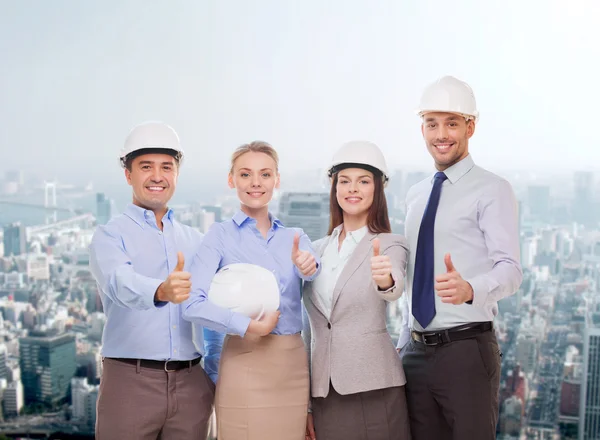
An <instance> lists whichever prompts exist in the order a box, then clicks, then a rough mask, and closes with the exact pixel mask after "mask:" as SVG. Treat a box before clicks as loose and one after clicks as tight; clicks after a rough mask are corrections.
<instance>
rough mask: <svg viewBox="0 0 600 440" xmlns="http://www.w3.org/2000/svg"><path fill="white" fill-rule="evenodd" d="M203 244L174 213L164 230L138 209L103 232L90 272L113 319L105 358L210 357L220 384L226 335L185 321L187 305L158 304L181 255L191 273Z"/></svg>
mask: <svg viewBox="0 0 600 440" xmlns="http://www.w3.org/2000/svg"><path fill="white" fill-rule="evenodd" d="M201 242H202V234H201V233H200V232H198V231H196V230H195V229H192V228H190V227H189V226H185V225H182V224H180V223H178V222H177V221H176V220H175V219H174V218H173V211H171V210H169V211H168V212H167V213H166V214H165V216H164V217H163V230H162V231H161V230H160V229H159V228H158V226H157V225H156V218H155V216H154V213H153V212H152V211H149V210H146V209H143V208H140V207H139V206H136V205H133V204H130V205H128V206H127V209H126V210H125V212H124V213H123V214H121V215H119V216H117V217H115V218H113V219H112V220H111V221H110V222H108V224H106V225H105V226H98V227H97V229H96V231H95V233H94V236H93V238H92V243H91V245H90V268H91V271H92V273H93V275H94V277H95V279H96V281H97V283H98V290H99V292H100V298H101V299H102V305H103V306H104V313H105V314H106V318H107V320H106V325H105V327H104V334H103V336H102V355H103V356H105V357H111V358H133V359H152V360H191V359H195V358H197V357H199V356H200V355H204V365H205V369H206V372H207V373H208V374H209V375H210V376H211V379H213V381H215V380H216V374H217V371H218V362H219V357H220V352H221V344H222V341H223V337H224V335H222V334H219V333H216V332H209V331H205V329H203V328H202V327H200V326H198V327H197V328H196V329H194V330H193V328H192V327H193V324H191V323H190V322H189V321H186V320H184V319H183V318H182V308H183V306H182V305H181V304H173V303H170V302H168V303H167V302H162V303H158V304H155V303H154V294H155V292H156V289H157V288H158V286H159V285H160V284H161V283H162V282H163V281H164V280H165V279H166V278H167V277H168V275H169V274H170V273H171V272H172V271H173V269H174V268H175V266H176V264H177V252H182V253H183V255H184V257H185V267H184V270H187V267H189V265H190V264H191V262H192V261H193V257H194V255H195V254H196V253H197V252H198V249H199V248H200V245H201ZM205 338H206V341H205ZM205 342H206V348H205Z"/></svg>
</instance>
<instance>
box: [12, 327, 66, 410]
mask: <svg viewBox="0 0 600 440" xmlns="http://www.w3.org/2000/svg"><path fill="white" fill-rule="evenodd" d="M19 345H20V347H19V351H20V357H21V378H22V382H23V387H24V389H25V402H26V403H28V404H29V403H33V402H39V403H45V404H50V405H52V404H56V403H58V402H60V401H61V400H62V399H64V398H65V397H67V393H68V390H69V384H70V382H71V378H72V377H73V376H74V375H75V370H76V369H77V364H76V360H75V336H74V335H72V334H65V333H63V334H52V333H44V332H35V331H33V332H31V333H30V336H27V337H24V338H20V339H19Z"/></svg>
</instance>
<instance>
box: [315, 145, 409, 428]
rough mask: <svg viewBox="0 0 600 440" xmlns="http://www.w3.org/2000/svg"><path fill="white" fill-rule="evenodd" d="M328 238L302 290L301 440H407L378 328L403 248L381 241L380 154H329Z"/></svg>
mask: <svg viewBox="0 0 600 440" xmlns="http://www.w3.org/2000/svg"><path fill="white" fill-rule="evenodd" d="M329 177H330V178H331V193H330V225H329V233H328V235H327V236H326V237H325V238H323V239H321V240H319V241H317V242H315V243H314V247H315V250H316V251H317V253H318V255H320V256H321V264H322V270H321V273H320V274H319V275H318V276H317V278H316V279H315V280H314V281H312V282H309V283H305V288H304V305H305V307H306V311H307V315H308V320H309V321H310V325H309V326H305V331H304V338H305V343H306V344H307V347H310V362H311V397H312V399H311V402H312V408H311V409H312V414H309V417H308V423H307V429H306V438H307V439H315V438H316V439H319V440H338V439H339V440H347V439H352V440H359V439H360V440H362V439H365V440H367V439H369V440H391V439H394V440H399V439H409V438H410V429H409V424H408V412H407V408H406V397H405V391H404V384H405V383H406V380H405V378H404V371H403V369H402V362H401V361H400V359H399V357H398V354H397V353H396V350H395V348H394V344H393V342H392V339H391V337H390V335H389V334H388V332H387V328H386V309H387V303H388V302H391V301H395V300H396V299H398V298H399V297H400V296H401V295H402V291H403V288H404V275H405V267H406V261H407V254H408V248H407V245H406V241H405V239H404V237H402V236H400V235H395V234H391V233H390V232H391V227H390V221H389V218H388V211H387V204H386V200H385V194H384V186H385V184H386V183H387V181H388V178H389V177H388V170H387V166H386V163H385V159H384V157H383V154H382V153H381V151H380V150H379V148H378V147H377V145H375V144H372V143H370V142H349V143H347V144H344V145H343V146H342V147H341V148H340V149H339V150H338V151H337V153H336V154H335V155H334V159H333V163H332V165H331V167H330V168H329Z"/></svg>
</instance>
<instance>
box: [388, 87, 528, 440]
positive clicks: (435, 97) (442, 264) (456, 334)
mask: <svg viewBox="0 0 600 440" xmlns="http://www.w3.org/2000/svg"><path fill="white" fill-rule="evenodd" d="M419 115H420V116H421V118H422V125H421V131H422V133H423V138H424V139H425V143H426V145H427V149H428V151H429V153H430V154H431V156H432V157H433V160H434V163H435V167H436V169H437V172H436V173H435V174H434V175H433V176H431V177H429V178H427V179H425V180H424V181H422V182H420V183H418V184H416V185H415V186H413V187H412V188H410V190H409V191H408V194H407V197H406V208H407V214H406V225H405V231H406V238H407V239H408V242H409V245H410V249H411V255H410V258H409V264H408V283H407V286H408V287H407V290H408V297H407V302H408V307H409V310H410V313H408V315H409V319H408V323H407V324H408V326H409V328H410V340H409V342H408V343H407V344H406V346H405V347H404V348H403V349H402V356H403V365H404V370H405V374H406V379H407V384H406V392H407V399H408V409H409V415H410V423H411V432H412V436H413V440H431V439H436V440H466V439H477V440H492V439H495V438H496V423H497V420H498V389H499V381H500V360H501V356H502V354H501V352H500V349H499V347H498V343H497V341H496V336H495V332H494V329H493V320H494V317H495V315H496V314H497V313H498V305H497V303H498V301H499V300H500V299H502V298H505V297H507V296H509V295H512V294H513V293H515V292H516V291H517V289H518V288H519V286H520V284H521V281H522V276H523V275H522V271H521V266H520V261H519V235H518V215H517V202H516V198H515V195H514V192H513V190H512V187H511V185H510V184H509V183H508V182H507V181H506V180H504V179H503V178H501V177H499V176H497V175H495V174H493V173H491V172H489V171H487V170H484V169H483V168H480V167H478V166H477V165H475V164H474V162H473V158H472V157H471V155H470V154H469V139H470V138H471V136H472V135H473V133H474V132H475V124H476V122H477V119H478V116H479V115H478V112H477V109H476V102H475V97H474V95H473V91H472V90H471V88H470V87H469V85H467V84H466V83H464V82H462V81H460V80H458V79H456V78H454V77H450V76H446V77H443V78H441V79H439V80H438V81H436V82H435V83H433V84H431V85H430V86H429V87H428V88H427V89H426V90H425V92H424V93H423V96H422V98H421V106H420V110H419ZM399 348H402V347H399Z"/></svg>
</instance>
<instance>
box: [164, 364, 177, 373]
mask: <svg viewBox="0 0 600 440" xmlns="http://www.w3.org/2000/svg"><path fill="white" fill-rule="evenodd" d="M169 362H175V361H165V366H164V368H165V371H166V372H167V373H174V372H176V371H177V370H169V369H168V368H167V366H168V365H169Z"/></svg>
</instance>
